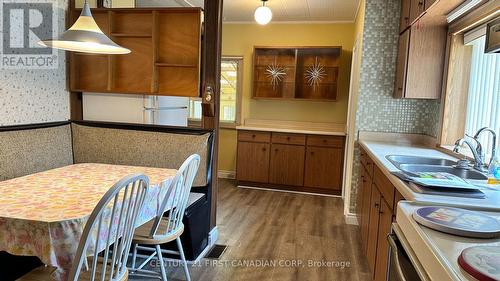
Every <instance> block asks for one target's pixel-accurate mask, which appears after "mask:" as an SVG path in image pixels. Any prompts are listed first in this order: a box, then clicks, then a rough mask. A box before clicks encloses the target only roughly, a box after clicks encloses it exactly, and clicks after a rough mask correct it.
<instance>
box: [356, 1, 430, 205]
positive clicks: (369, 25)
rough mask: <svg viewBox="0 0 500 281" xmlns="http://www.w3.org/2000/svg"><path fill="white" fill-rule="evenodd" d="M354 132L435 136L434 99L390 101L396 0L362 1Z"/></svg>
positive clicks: (394, 66)
mask: <svg viewBox="0 0 500 281" xmlns="http://www.w3.org/2000/svg"><path fill="white" fill-rule="evenodd" d="M365 9H366V10H365V23H364V32H363V54H362V62H361V76H360V89H359V101H358V111H357V112H356V129H357V130H362V131H376V132H397V133H415V134H425V135H429V136H434V137H435V136H437V133H438V123H439V114H440V102H439V101H438V100H405V99H394V98H392V93H393V89H394V79H395V77H394V76H395V68H396V55H397V45H398V37H399V14H400V1H399V0H366V7H365ZM354 158H355V159H354V167H353V171H354V172H353V184H352V188H351V202H350V211H351V213H355V211H356V197H357V196H356V194H357V186H358V169H359V151H357V149H356V151H355V157H354Z"/></svg>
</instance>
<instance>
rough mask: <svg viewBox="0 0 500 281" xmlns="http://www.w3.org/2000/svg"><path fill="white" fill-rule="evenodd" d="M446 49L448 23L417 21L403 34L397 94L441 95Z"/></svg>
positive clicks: (429, 96)
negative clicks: (446, 24)
mask: <svg viewBox="0 0 500 281" xmlns="http://www.w3.org/2000/svg"><path fill="white" fill-rule="evenodd" d="M445 51H446V26H442V25H432V24H428V23H426V22H423V21H422V22H419V24H414V25H412V26H411V28H410V29H408V30H406V31H405V32H404V33H403V34H401V36H400V38H399V48H398V55H397V65H396V76H395V78H396V79H395V86H394V97H395V98H408V99H438V98H439V97H440V96H441V89H442V88H441V87H442V79H443V70H444V58H445Z"/></svg>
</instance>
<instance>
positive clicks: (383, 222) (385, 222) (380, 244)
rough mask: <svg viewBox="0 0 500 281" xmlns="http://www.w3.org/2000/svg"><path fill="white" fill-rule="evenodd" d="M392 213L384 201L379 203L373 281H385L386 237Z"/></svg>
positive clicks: (387, 251)
mask: <svg viewBox="0 0 500 281" xmlns="http://www.w3.org/2000/svg"><path fill="white" fill-rule="evenodd" d="M392 217H393V215H392V211H391V208H390V207H389V205H388V204H387V203H386V202H385V200H384V199H382V200H381V202H380V211H379V219H378V220H379V222H378V238H377V258H376V260H375V275H374V278H373V279H374V280H375V281H386V280H387V265H388V262H389V258H388V256H389V244H388V242H387V235H388V234H389V233H390V232H391V224H392Z"/></svg>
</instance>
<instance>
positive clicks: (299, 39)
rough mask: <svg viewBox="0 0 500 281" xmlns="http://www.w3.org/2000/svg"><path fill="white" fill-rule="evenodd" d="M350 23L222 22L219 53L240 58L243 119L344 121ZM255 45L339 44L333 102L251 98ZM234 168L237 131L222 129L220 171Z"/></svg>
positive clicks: (350, 49)
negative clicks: (336, 81)
mask: <svg viewBox="0 0 500 281" xmlns="http://www.w3.org/2000/svg"><path fill="white" fill-rule="evenodd" d="M354 30H355V25H354V24H353V23H345V24H344V23H343V24H269V25H267V26H260V25H257V24H253V23H252V24H223V26H222V55H223V56H242V57H243V67H244V71H243V98H242V112H241V114H242V115H241V116H242V119H241V120H242V121H243V120H245V118H253V119H271V120H292V121H311V122H333V123H346V117H347V102H348V95H349V76H350V70H351V69H350V62H351V54H352V48H353V44H354ZM254 46H342V59H341V66H340V67H341V69H340V75H339V93H338V96H337V101H336V102H311V101H271V100H254V99H251V95H252V67H253V66H252V64H253V61H252V60H253V48H254ZM235 169H236V132H235V130H230V129H221V134H220V143H219V170H225V171H234V170H235Z"/></svg>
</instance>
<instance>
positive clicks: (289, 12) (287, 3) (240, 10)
mask: <svg viewBox="0 0 500 281" xmlns="http://www.w3.org/2000/svg"><path fill="white" fill-rule="evenodd" d="M359 1H360V0H268V2H267V6H268V7H269V8H271V10H272V11H273V21H274V22H279V21H281V22H295V21H299V22H309V21H329V22H332V21H339V22H345V21H348V22H352V21H354V19H355V17H356V13H357V10H358V5H359ZM261 3H262V2H261V1H260V0H224V21H226V22H253V21H254V19H253V13H254V11H255V9H256V8H257V7H258V6H260V5H261ZM137 4H138V6H186V7H189V6H195V7H201V6H203V0H137Z"/></svg>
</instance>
